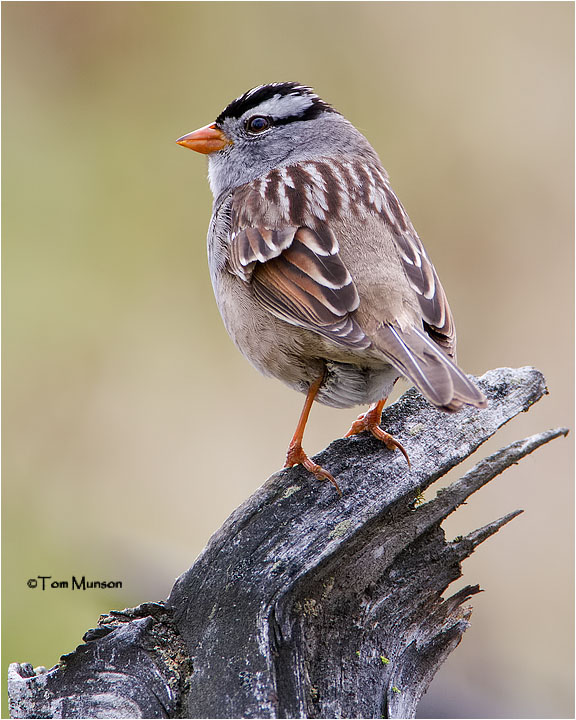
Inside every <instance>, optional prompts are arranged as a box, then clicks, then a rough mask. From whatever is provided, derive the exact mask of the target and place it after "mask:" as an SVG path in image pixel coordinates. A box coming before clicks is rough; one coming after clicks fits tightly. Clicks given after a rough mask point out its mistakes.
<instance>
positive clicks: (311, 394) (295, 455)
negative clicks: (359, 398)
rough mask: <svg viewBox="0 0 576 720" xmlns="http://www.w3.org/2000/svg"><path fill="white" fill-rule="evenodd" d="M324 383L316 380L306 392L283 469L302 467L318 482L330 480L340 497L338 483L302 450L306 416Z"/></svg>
mask: <svg viewBox="0 0 576 720" xmlns="http://www.w3.org/2000/svg"><path fill="white" fill-rule="evenodd" d="M323 381H324V376H322V377H321V378H319V379H318V380H316V381H315V382H313V383H312V384H311V385H310V388H309V390H308V393H307V395H306V401H305V403H304V407H303V408H302V414H301V415H300V420H298V425H297V426H296V431H295V433H294V437H293V438H292V440H291V441H290V445H289V446H288V452H287V453H286V465H284V467H293V466H294V465H304V467H305V468H306V470H308V471H309V472H311V473H312V474H313V475H314V476H315V477H317V478H318V479H319V480H330V482H331V483H332V485H334V487H335V488H336V490H337V491H338V494H339V495H340V496H341V495H342V490H340V488H339V487H338V483H337V482H336V480H335V479H334V477H333V476H332V475H330V473H329V472H328V471H327V470H324V468H323V467H320V465H316V463H314V462H312V460H310V458H309V457H308V455H306V453H305V452H304V450H303V449H302V438H303V437H304V428H305V427H306V423H307V422H308V416H309V415H310V410H311V408H312V403H313V402H314V398H315V397H316V395H317V394H318V390H320V386H321V385H322V382H323Z"/></svg>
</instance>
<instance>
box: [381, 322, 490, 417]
mask: <svg viewBox="0 0 576 720" xmlns="http://www.w3.org/2000/svg"><path fill="white" fill-rule="evenodd" d="M373 340H374V344H375V345H376V347H377V348H378V349H379V350H380V351H381V352H382V353H383V354H384V355H385V356H386V358H387V360H388V361H389V362H390V364H391V365H393V366H394V367H395V368H397V370H399V371H400V372H401V373H402V374H404V375H406V377H408V378H409V379H410V380H411V381H412V382H413V383H414V385H416V387H417V388H418V389H419V390H420V392H421V393H422V394H423V395H424V397H426V399H427V400H429V402H431V403H432V404H433V405H435V406H436V407H438V408H441V409H442V410H447V411H448V412H455V411H457V410H460V408H461V407H462V406H463V405H473V406H475V407H478V408H484V407H486V406H487V404H488V402H487V400H486V397H485V395H484V394H483V393H482V392H481V391H480V390H479V389H478V388H477V387H476V385H474V383H472V382H471V381H470V380H469V379H468V378H467V377H466V375H465V374H464V373H463V372H462V370H460V368H459V367H458V366H457V365H455V364H454V362H452V360H451V359H450V358H449V357H448V356H447V355H446V354H445V352H444V351H443V350H442V349H441V348H440V347H439V346H438V345H437V344H436V343H435V342H434V341H433V340H432V339H431V338H429V337H428V336H427V335H426V334H425V332H424V331H420V330H418V329H417V328H410V329H409V330H400V329H399V328H397V327H394V326H392V325H383V326H381V327H380V328H379V329H378V333H377V335H376V337H374V338H373Z"/></svg>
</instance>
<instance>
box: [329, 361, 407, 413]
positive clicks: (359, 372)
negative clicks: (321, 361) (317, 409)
mask: <svg viewBox="0 0 576 720" xmlns="http://www.w3.org/2000/svg"><path fill="white" fill-rule="evenodd" d="M399 377H400V373H399V372H398V371H397V370H396V369H395V368H393V367H392V366H391V365H385V364H383V365H382V367H380V368H375V367H369V368H366V367H361V366H358V365H351V364H347V363H337V362H330V361H328V362H327V363H326V378H325V380H324V383H323V385H322V387H321V388H320V390H319V392H318V395H317V398H316V399H317V401H318V402H320V403H322V404H323V405H329V406H331V407H336V408H348V407H353V406H354V405H370V404H372V403H375V402H378V401H379V400H382V398H385V397H388V395H389V394H390V392H391V391H392V388H393V386H394V383H395V382H396V380H397V379H398V378H399Z"/></svg>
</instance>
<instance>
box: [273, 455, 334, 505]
mask: <svg viewBox="0 0 576 720" xmlns="http://www.w3.org/2000/svg"><path fill="white" fill-rule="evenodd" d="M294 465H304V467H305V468H306V470H308V471H309V472H311V473H312V474H313V475H314V476H315V477H317V478H318V480H330V482H331V483H332V485H334V487H335V488H336V490H337V491H338V494H339V495H340V497H342V490H340V488H339V487H338V483H337V482H336V480H335V479H334V477H333V475H330V473H329V472H328V470H324V468H323V467H320V465H317V464H316V463H315V462H312V460H310V458H309V457H308V455H306V453H305V452H304V450H303V449H302V445H300V443H298V442H296V443H295V442H291V443H290V447H289V448H288V452H287V453H286V465H284V467H287V468H290V467H294Z"/></svg>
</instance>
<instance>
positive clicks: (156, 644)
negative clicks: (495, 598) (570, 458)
mask: <svg viewBox="0 0 576 720" xmlns="http://www.w3.org/2000/svg"><path fill="white" fill-rule="evenodd" d="M478 383H479V385H480V387H481V388H482V390H483V391H484V392H485V393H486V395H487V397H488V398H489V402H490V405H489V408H488V409H487V410H482V411H478V410H476V409H473V408H465V409H464V410H462V411H461V412H459V413H456V414H452V415H449V414H446V413H443V412H440V411H438V410H435V409H434V408H432V407H431V406H430V405H429V404H428V403H427V402H426V401H425V400H424V399H423V398H422V396H421V395H419V393H418V392H417V391H416V390H414V389H411V390H409V391H408V392H406V393H405V394H404V395H403V396H402V398H401V399H400V400H399V401H398V402H396V403H395V404H394V405H392V406H390V407H389V408H388V409H387V410H385V412H384V416H383V427H384V428H385V429H386V430H387V431H388V432H390V433H392V435H394V437H396V438H398V440H400V441H401V442H402V444H403V445H404V447H405V448H406V450H407V451H408V454H409V456H410V460H411V468H410V470H408V468H407V466H406V461H405V460H404V458H403V456H402V455H401V454H400V453H399V452H391V451H389V450H387V449H386V448H385V447H384V446H383V445H382V444H381V443H379V442H378V441H377V440H375V439H374V438H372V437H371V436H368V435H365V434H363V435H360V436H355V437H352V438H348V439H341V440H336V441H335V442H333V443H332V444H331V445H330V446H329V447H328V448H327V449H326V450H324V451H323V452H322V453H320V454H319V455H318V456H317V458H316V460H317V462H319V463H320V464H321V465H323V466H324V467H326V469H328V470H330V472H332V474H333V475H334V476H335V477H336V478H337V479H338V482H339V485H340V487H341V488H342V491H343V493H344V496H343V497H342V498H340V497H339V496H338V495H337V493H336V492H335V490H334V488H333V486H332V485H330V484H329V483H319V482H318V481H317V480H315V479H314V478H313V477H312V476H311V475H309V474H308V473H307V472H305V471H304V470H302V469H301V468H299V467H295V468H292V469H289V470H282V471H280V472H278V473H276V474H275V475H273V476H272V477H271V478H269V479H268V480H267V481H266V483H265V484H264V485H263V486H262V487H261V488H260V489H259V490H258V491H257V492H256V493H254V495H252V497H250V498H249V499H248V500H247V501H246V502H245V503H244V504H243V505H241V506H240V507H239V508H238V509H237V510H236V511H235V512H234V513H233V514H232V515H231V516H230V518H229V519H228V520H227V521H226V523H225V524H224V525H223V526H222V528H220V530H218V532H216V533H215V534H214V535H213V537H212V538H211V539H210V542H209V543H208V545H207V546H206V548H205V549H204V551H203V552H202V553H201V555H200V556H199V557H198V559H197V560H196V562H195V563H194V564H193V565H192V567H191V568H190V569H189V570H188V571H187V572H185V573H184V574H183V575H182V576H181V577H180V578H179V579H178V580H177V582H176V584H175V585H174V588H173V589H172V592H171V594H170V597H169V598H168V600H167V601H166V602H165V603H145V604H143V605H140V606H139V607H137V608H133V609H130V610H124V611H122V612H121V613H120V612H111V613H110V614H109V615H106V616H103V617H102V618H101V619H100V621H99V626H98V627H97V628H95V629H93V630H90V631H88V633H86V635H85V636H84V640H85V644H83V645H81V646H79V647H78V648H77V649H76V650H75V651H74V652H72V653H70V654H68V655H64V656H63V657H62V659H61V663H60V664H59V665H57V666H55V667H54V668H52V669H51V670H49V671H45V670H43V669H39V670H37V671H34V670H33V668H32V667H31V666H30V665H27V664H22V665H21V664H18V663H14V664H12V665H11V666H10V671H9V692H10V700H11V708H12V717H19V718H22V717H70V718H81V717H84V718H85V717H110V718H112V717H114V718H120V717H147V718H156V717H188V718H208V717H211V718H238V717H245V718H285V717H309V718H329V717H330V718H334V717H350V718H354V717H375V718H380V717H386V718H409V717H413V716H414V714H415V711H416V706H417V704H418V701H419V699H420V697H421V696H422V694H423V693H424V692H425V691H426V688H427V687H428V685H429V684H430V682H431V680H432V678H433V676H434V674H435V673H436V671H437V670H438V668H439V667H440V665H441V664H442V662H443V661H444V659H445V658H446V657H447V656H448V654H449V653H450V652H451V651H452V650H453V649H454V648H455V647H456V646H457V645H458V643H459V642H460V640H461V638H462V634H463V633H464V631H465V630H466V628H467V627H468V622H469V617H470V613H471V608H470V607H468V606H467V605H466V604H465V603H466V601H467V600H468V599H469V598H470V597H471V596H472V595H474V594H475V593H477V592H479V587H478V586H477V585H476V586H467V587H465V588H463V589H462V590H460V591H459V592H457V593H455V594H453V595H451V596H448V597H447V598H444V597H443V593H444V591H445V590H446V588H447V587H448V585H449V584H450V583H451V582H453V581H454V580H456V579H457V578H458V577H460V575H461V563H462V561H463V560H464V559H465V558H466V557H467V556H468V555H470V554H471V553H472V552H473V551H474V549H475V548H476V547H477V546H478V545H479V544H480V543H481V542H483V541H484V540H485V539H486V538H488V537H490V536H491V535H493V534H494V533H495V532H497V531H498V530H499V529H500V528H501V527H502V526H503V525H505V524H506V523H507V522H509V521H510V520H511V519H512V518H514V517H515V516H516V515H517V514H518V513H519V512H521V511H519V510H516V511H514V512H511V513H510V514H508V515H506V516H505V517H503V518H500V519H499V520H495V521H494V522H492V523H489V524H488V525H486V526H485V527H483V528H480V529H479V530H475V531H473V532H471V533H469V534H468V535H466V536H465V537H460V538H456V539H455V540H452V541H448V540H447V539H446V538H445V536H444V532H443V530H442V527H441V523H442V521H443V520H444V518H445V517H447V516H448V515H449V514H450V513H451V512H453V511H454V510H455V509H456V508H457V507H458V506H459V505H461V504H462V503H463V502H465V501H466V499H467V498H468V497H469V496H470V495H471V494H472V493H473V492H475V491H476V490H478V489H479V488H480V487H482V485H484V484H486V483H487V482H489V481H490V480H492V479H493V478H494V477H496V476H497V475H498V474H500V473H501V472H503V471H504V470H505V469H506V468H508V467H509V466H510V465H512V464H515V463H517V462H518V461H519V460H521V459H522V458H523V457H525V456H526V455H528V454H529V453H531V452H532V451H533V450H535V449H536V448H537V447H539V446H540V445H543V444H545V443H547V442H549V441H550V440H552V439H553V438H556V437H558V436H560V435H565V434H566V433H567V430H566V429H564V428H560V429H556V430H549V431H546V432H543V433H540V434H538V435H535V436H533V437H529V438H526V439H524V440H521V441H518V442H515V443H513V444H511V445H509V446H507V447H505V448H503V449H501V450H499V451H498V452H496V453H494V454H493V455H491V456H490V457H487V458H485V459H483V460H480V461H479V462H478V464H477V465H476V466H475V467H474V468H473V469H472V470H470V471H469V472H467V473H466V474H465V475H463V476H462V477H461V478H460V479H459V480H457V481H455V482H454V483H453V484H452V485H450V486H449V487H448V488H446V489H445V490H443V491H441V492H439V493H438V494H437V496H436V497H435V498H434V499H433V500H430V501H429V502H426V503H424V504H420V494H421V492H422V491H423V490H425V489H426V488H427V487H428V486H429V485H430V484H431V483H433V482H434V481H435V480H437V479H438V478H439V477H441V476H443V475H445V474H446V473H447V472H448V471H449V470H450V469H451V468H453V467H454V466H456V465H458V464H459V463H460V462H462V461H463V460H464V459H465V458H467V457H468V456H469V455H471V454H472V453H473V452H474V451H475V450H476V449H477V448H478V446H479V445H481V444H482V443H483V442H485V441H486V440H487V439H488V438H489V437H491V436H492V435H493V434H494V433H495V432H496V431H497V430H498V428H500V427H501V426H502V425H503V424H504V423H506V422H507V421H508V420H510V419H511V418H513V417H514V416H515V415H517V414H518V413H520V412H524V411H526V410H528V409H529V408H530V406H531V405H532V404H533V403H534V402H536V401H537V400H539V399H540V398H541V397H542V396H543V395H544V394H545V393H546V392H547V391H546V385H545V381H544V378H543V377H542V375H541V374H540V373H539V372H538V371H537V370H535V369H534V368H520V369H515V370H513V369H509V368H500V369H498V370H493V371H490V372H488V373H486V374H485V375H484V376H483V377H482V378H479V379H478Z"/></svg>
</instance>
